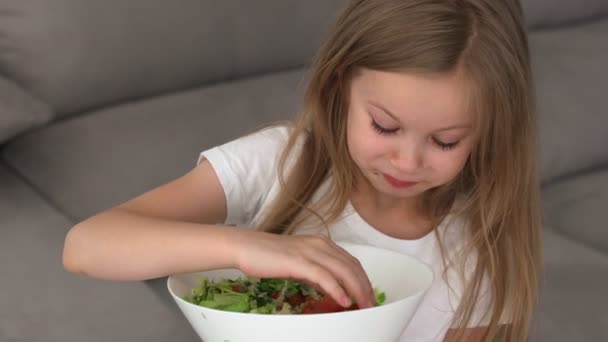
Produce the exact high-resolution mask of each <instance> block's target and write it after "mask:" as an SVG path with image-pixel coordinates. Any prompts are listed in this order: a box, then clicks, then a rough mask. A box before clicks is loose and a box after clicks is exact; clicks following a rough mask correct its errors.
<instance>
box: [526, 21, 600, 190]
mask: <svg viewBox="0 0 608 342" xmlns="http://www.w3.org/2000/svg"><path fill="white" fill-rule="evenodd" d="M606 37H608V19H607V20H602V21H597V22H594V23H591V24H587V25H580V26H575V27H568V28H563V29H559V30H552V31H542V32H535V33H532V34H531V35H530V47H531V58H532V65H533V72H534V77H535V80H536V85H537V87H536V88H537V96H538V107H539V126H540V145H541V151H540V153H541V173H542V180H543V182H544V183H548V182H550V181H552V180H554V179H556V178H558V177H560V176H565V175H568V174H571V173H575V172H580V171H582V170H586V169H591V168H594V167H597V166H598V165H601V164H606V163H608V148H606V147H607V146H608V110H607V108H608V96H606V80H608V67H606V61H608V44H607V43H606V42H607V41H608V40H607V38H606Z"/></svg>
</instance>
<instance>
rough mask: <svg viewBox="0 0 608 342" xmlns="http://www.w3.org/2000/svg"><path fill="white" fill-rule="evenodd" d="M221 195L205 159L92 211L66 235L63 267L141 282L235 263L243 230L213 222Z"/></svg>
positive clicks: (222, 212) (222, 209) (222, 203)
mask: <svg viewBox="0 0 608 342" xmlns="http://www.w3.org/2000/svg"><path fill="white" fill-rule="evenodd" d="M225 217H226V198H225V195H224V191H223V189H222V187H221V185H220V182H219V180H218V178H217V176H216V175H215V172H214V171H213V168H212V167H211V164H209V162H208V161H203V162H201V163H200V164H199V165H198V166H197V167H195V168H194V169H193V170H191V171H190V172H188V173H187V174H186V175H184V176H182V177H180V178H178V179H176V180H174V181H172V182H169V183H167V184H165V185H163V186H160V187H158V188H156V189H153V190H151V191H149V192H147V193H145V194H143V195H141V196H139V197H136V198H134V199H132V200H130V201H128V202H126V203H124V204H122V205H120V206H118V207H116V208H112V209H109V210H107V211H104V212H102V213H99V214H97V215H94V216H92V217H90V218H88V219H86V220H84V221H82V222H80V223H78V224H77V225H76V226H74V227H73V228H72V229H71V230H70V231H69V232H68V234H67V236H66V239H65V246H64V251H63V264H64V267H65V269H66V270H68V271H70V272H76V273H81V274H85V275H87V276H90V277H94V278H101V279H111V280H143V279H150V278H156V277H161V276H166V275H168V274H173V273H179V272H188V271H195V270H201V269H213V268H224V267H235V266H236V264H235V263H236V261H235V260H234V256H235V254H236V253H235V251H234V250H233V248H234V246H235V245H236V241H237V239H238V238H239V236H240V235H242V234H245V233H246V232H244V230H242V229H237V228H231V227H221V226H216V225H215V224H217V223H220V222H223V221H224V220H225Z"/></svg>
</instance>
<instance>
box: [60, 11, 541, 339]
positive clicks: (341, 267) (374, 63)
mask: <svg viewBox="0 0 608 342" xmlns="http://www.w3.org/2000/svg"><path fill="white" fill-rule="evenodd" d="M524 25H525V24H524V19H523V15H522V10H521V7H520V4H519V3H518V1H517V0H353V1H350V3H349V4H348V5H347V7H346V8H345V10H344V12H343V13H342V14H341V16H340V17H339V18H338V20H337V22H336V25H335V26H334V27H333V29H332V31H331V32H330V34H329V37H328V39H327V41H326V42H325V43H324V45H323V46H322V47H321V49H320V51H319V53H318V55H317V57H316V60H315V63H314V64H313V66H312V69H311V79H310V80H309V85H308V89H307V93H306V96H305V101H304V107H303V109H302V111H301V113H300V116H299V118H298V119H297V120H296V121H295V122H294V123H293V124H291V125H286V126H275V127H271V128H267V129H264V130H261V131H259V132H257V133H254V134H251V135H248V136H246V137H243V138H241V139H238V140H236V141H232V142H229V143H227V144H225V145H222V146H219V147H216V148H213V149H210V150H208V151H205V152H203V153H202V154H201V156H200V159H199V163H198V164H197V166H196V167H195V168H194V169H193V170H191V171H190V172H188V173H187V174H186V175H184V176H182V177H180V178H178V179H176V180H174V181H172V182H170V183H168V184H165V185H163V186H160V187H158V188H157V189H154V190H152V191H150V192H148V193H145V194H143V195H141V196H139V197H137V198H135V199H133V200H131V201H128V202H126V203H124V204H122V205H120V206H118V207H116V208H113V209H110V210H108V211H105V212H102V213H100V214H98V215H95V216H93V217H91V218H89V219H87V220H85V221H83V222H81V223H79V224H78V225H76V226H75V227H74V228H72V230H71V231H70V232H69V233H68V235H67V237H66V242H65V250H64V261H63V262H64V265H65V267H66V269H67V270H69V271H72V272H77V273H81V274H86V275H88V276H91V277H95V278H102V279H116V280H141V279H149V278H155V277H161V276H166V275H169V274H174V273H180V272H192V271H200V270H209V269H216V268H227V267H236V268H239V269H241V270H242V271H243V272H245V273H246V274H248V275H250V276H256V277H284V278H292V279H299V280H302V281H306V282H309V283H311V284H315V285H316V286H318V287H319V288H320V289H322V290H323V291H325V292H326V293H328V294H329V295H331V296H332V297H333V298H335V299H336V300H337V301H338V302H339V303H341V304H342V305H344V306H348V305H349V304H350V302H351V298H352V299H353V300H354V301H356V302H357V303H358V304H359V305H360V306H361V307H363V308H366V307H369V306H371V305H372V303H373V300H374V297H373V291H372V287H371V284H370V281H369V279H368V278H367V276H366V274H365V272H364V271H363V269H362V268H361V265H360V264H359V262H358V261H357V260H356V259H355V258H354V257H352V256H351V255H349V254H348V253H346V252H345V251H344V250H343V249H341V248H339V247H338V246H337V245H336V244H335V243H334V241H351V242H356V243H364V244H370V245H375V246H379V247H382V248H387V249H391V250H396V251H399V252H402V253H407V254H410V255H413V256H415V257H417V258H419V259H420V260H422V261H424V262H426V263H428V264H429V265H430V266H431V267H432V268H433V269H434V271H435V274H436V277H435V281H434V283H433V285H432V287H431V288H430V289H429V291H428V292H427V294H426V296H425V298H424V299H423V302H422V304H421V306H420V308H419V310H418V311H417V312H416V314H415V316H414V318H413V319H412V321H411V323H410V324H409V326H408V327H407V329H406V330H405V332H404V334H403V336H402V338H401V341H407V342H412V341H424V342H427V341H469V342H470V341H493V340H494V339H495V338H496V337H497V336H498V335H499V334H500V335H503V336H504V337H505V339H506V340H507V341H510V342H516V341H517V342H520V341H524V340H526V338H527V334H528V331H529V325H530V324H529V321H530V319H531V315H532V311H533V306H534V303H535V301H536V293H537V277H538V271H539V232H540V230H539V226H540V224H539V209H538V207H539V205H538V184H537V180H536V166H535V164H536V162H535V160H536V156H535V153H534V152H535V150H536V147H535V127H534V124H535V116H534V108H533V91H532V90H533V86H532V80H531V73H530V65H529V60H528V46H527V38H526V32H525V26H524ZM243 227H249V228H255V229H243Z"/></svg>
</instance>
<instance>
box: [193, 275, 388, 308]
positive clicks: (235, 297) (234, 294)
mask: <svg viewBox="0 0 608 342" xmlns="http://www.w3.org/2000/svg"><path fill="white" fill-rule="evenodd" d="M198 281H199V286H198V287H196V288H194V289H192V291H191V295H190V296H188V295H186V296H183V299H184V300H186V301H188V302H190V303H193V304H196V305H200V306H204V307H207V308H212V309H218V310H225V311H232V312H247V313H258V314H313V313H330V312H341V311H350V310H357V309H359V307H358V306H357V304H353V305H352V306H350V307H348V308H344V307H343V306H342V305H340V304H338V303H337V302H336V301H334V300H333V298H332V297H331V296H329V295H327V296H326V295H324V294H322V293H320V292H319V291H317V290H315V289H314V288H313V287H311V286H309V285H307V284H304V283H301V282H298V281H293V280H287V279H274V278H262V279H255V278H249V277H240V278H236V279H222V280H219V281H213V280H209V279H206V278H203V277H200V278H199V279H198ZM374 292H375V293H376V306H379V305H382V304H384V301H385V299H386V296H385V294H384V292H381V291H379V290H378V289H376V288H374Z"/></svg>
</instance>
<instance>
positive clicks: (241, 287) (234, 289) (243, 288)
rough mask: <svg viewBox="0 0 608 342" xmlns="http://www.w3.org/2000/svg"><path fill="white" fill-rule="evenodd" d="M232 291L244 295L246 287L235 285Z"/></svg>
mask: <svg viewBox="0 0 608 342" xmlns="http://www.w3.org/2000/svg"><path fill="white" fill-rule="evenodd" d="M232 291H234V292H241V293H245V292H247V287H245V286H241V285H238V284H237V285H232Z"/></svg>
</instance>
